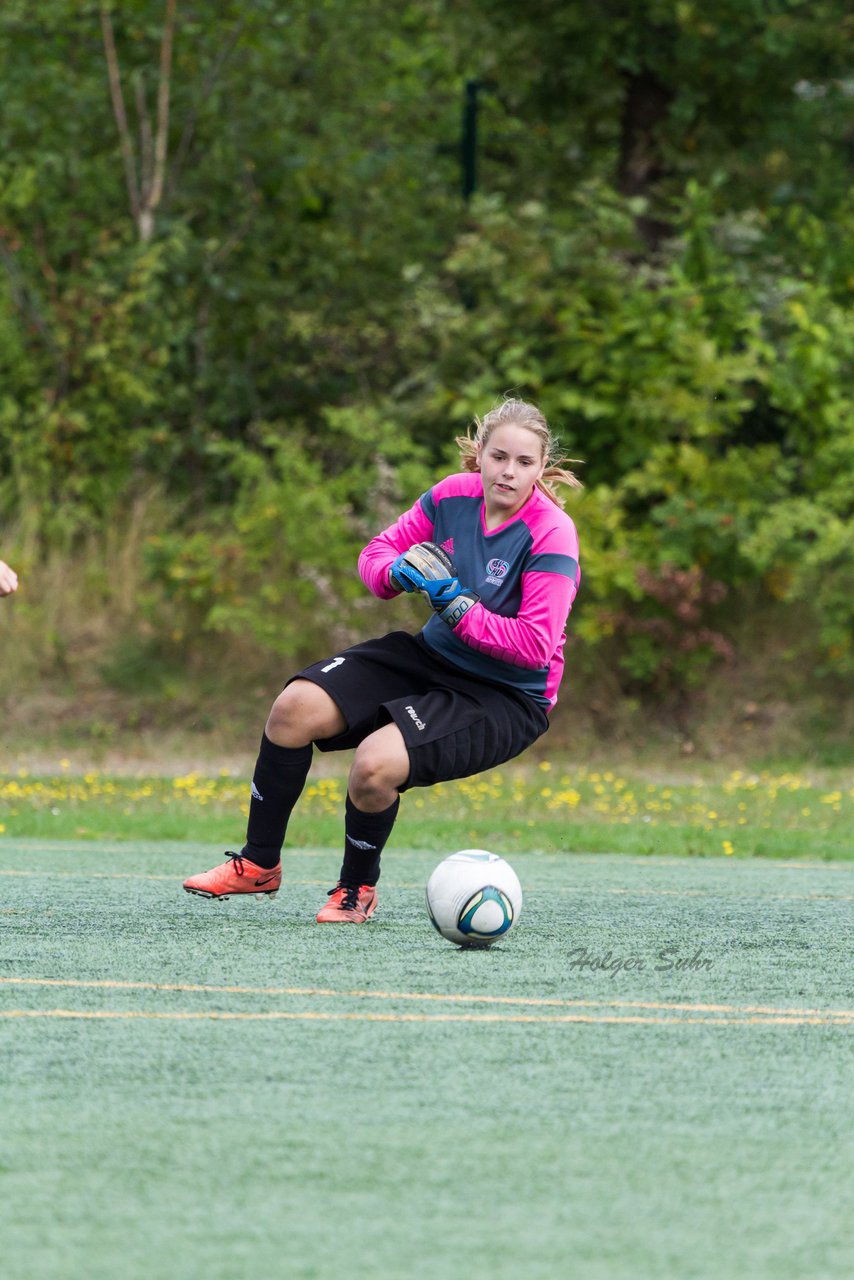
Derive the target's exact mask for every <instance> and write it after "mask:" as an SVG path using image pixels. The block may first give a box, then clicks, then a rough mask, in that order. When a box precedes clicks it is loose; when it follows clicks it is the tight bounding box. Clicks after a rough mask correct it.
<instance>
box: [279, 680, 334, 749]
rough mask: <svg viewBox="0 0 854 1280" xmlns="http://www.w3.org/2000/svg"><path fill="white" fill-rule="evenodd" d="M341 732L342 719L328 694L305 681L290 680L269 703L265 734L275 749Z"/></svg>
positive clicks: (304, 744) (300, 745)
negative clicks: (274, 744)
mask: <svg viewBox="0 0 854 1280" xmlns="http://www.w3.org/2000/svg"><path fill="white" fill-rule="evenodd" d="M345 728H346V725H345V722H344V717H343V716H342V714H341V712H340V710H339V709H338V707H337V706H336V705H335V703H334V702H333V701H332V699H331V698H330V696H329V694H328V693H326V692H325V691H324V690H323V689H321V688H320V687H319V686H318V685H316V684H312V683H311V681H309V680H294V681H293V683H292V684H289V685H288V687H287V688H286V689H283V690H282V692H281V693H280V694H279V696H278V698H277V699H276V701H275V702H274V703H273V706H272V708H271V710H270V715H269V717H268V719H267V727H266V734H267V737H268V738H269V739H270V741H271V742H276V743H278V744H279V746H283V747H303V746H307V745H308V744H309V743H310V742H314V741H315V740H316V739H318V738H331V737H334V736H335V734H337V733H342V732H343V731H344V729H345Z"/></svg>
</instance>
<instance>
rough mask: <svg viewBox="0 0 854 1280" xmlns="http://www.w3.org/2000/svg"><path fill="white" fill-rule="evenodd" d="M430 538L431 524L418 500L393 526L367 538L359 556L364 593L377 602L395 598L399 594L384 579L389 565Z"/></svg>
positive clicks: (386, 576)
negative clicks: (366, 542) (403, 553)
mask: <svg viewBox="0 0 854 1280" xmlns="http://www.w3.org/2000/svg"><path fill="white" fill-rule="evenodd" d="M432 537H433V522H432V520H430V519H428V517H427V516H426V515H425V513H424V508H423V507H422V505H421V499H420V498H419V499H418V501H417V502H415V503H413V505H412V506H411V507H410V508H409V510H408V511H404V513H403V515H402V516H401V517H400V518H399V519H398V520H395V522H394V524H391V525H389V527H388V528H387V529H384V530H383V532H382V533H378V534H377V536H376V537H375V538H371V541H370V542H369V543H368V545H367V546H366V547H365V549H364V551H363V552H362V554H361V555H360V556H359V574H360V576H361V579H362V581H363V582H364V584H365V586H366V587H367V588H368V590H369V591H370V592H372V593H373V594H374V595H375V596H378V597H379V598H380V600H391V599H392V597H393V596H399V595H400V592H399V591H395V589H394V587H393V586H391V584H390V583H389V580H388V571H389V568H390V566H391V564H392V562H393V561H394V560H396V559H397V557H398V556H399V555H400V554H401V552H403V551H408V550H409V548H410V547H412V546H415V544H416V543H417V542H429V540H430V539H431V538H432Z"/></svg>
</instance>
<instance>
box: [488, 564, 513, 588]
mask: <svg viewBox="0 0 854 1280" xmlns="http://www.w3.org/2000/svg"><path fill="white" fill-rule="evenodd" d="M509 570H510V565H509V564H508V563H507V561H506V560H490V562H489V564H488V565H487V566H486V581H487V582H492V583H494V584H495V586H496V587H499V586H500V585H501V583H502V582H503V581H504V579H505V577H506V576H507V574H508V572H509Z"/></svg>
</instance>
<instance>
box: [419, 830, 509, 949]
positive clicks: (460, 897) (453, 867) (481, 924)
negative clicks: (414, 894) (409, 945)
mask: <svg viewBox="0 0 854 1280" xmlns="http://www.w3.org/2000/svg"><path fill="white" fill-rule="evenodd" d="M427 910H428V912H429V913H430V919H431V921H432V922H433V926H434V928H436V929H438V931H439V933H441V935H442V937H443V938H447V939H448V941H449V942H455V943H456V944H457V946H460V947H489V946H491V945H492V943H493V942H498V940H499V939H500V938H503V937H505V936H506V934H508V933H509V932H510V930H511V929H512V928H513V926H514V924H515V923H516V921H517V920H518V919H519V913H520V912H521V910H522V886H521V885H520V884H519V877H518V876H517V875H516V872H515V871H514V870H513V868H512V867H511V866H510V863H509V862H505V861H504V859H503V858H499V856H498V854H497V853H488V852H487V851H486V849H461V850H460V851H459V853H452V854H451V856H450V857H449V858H445V859H444V861H442V862H440V863H439V865H438V867H437V868H436V870H435V871H434V872H433V874H432V875H431V877H430V879H429V880H428V881H427Z"/></svg>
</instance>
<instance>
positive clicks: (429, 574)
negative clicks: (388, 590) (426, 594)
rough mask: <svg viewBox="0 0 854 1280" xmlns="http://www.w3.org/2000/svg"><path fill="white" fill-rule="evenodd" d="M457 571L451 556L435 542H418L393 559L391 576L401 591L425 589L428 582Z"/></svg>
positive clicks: (393, 584)
mask: <svg viewBox="0 0 854 1280" xmlns="http://www.w3.org/2000/svg"><path fill="white" fill-rule="evenodd" d="M455 572H456V571H455V569H454V564H453V561H452V560H451V558H450V556H448V555H446V553H445V552H444V551H443V550H442V548H441V547H437V546H436V544H435V542H418V543H416V544H415V546H414V547H410V548H409V550H408V551H404V552H403V554H402V555H399V556H398V557H397V559H396V560H395V561H393V563H392V565H391V568H390V569H389V578H390V580H391V585H392V586H393V587H396V588H397V589H398V590H399V591H423V590H424V588H425V585H426V583H427V582H436V581H439V580H442V579H447V578H452V577H453V576H454V573H455Z"/></svg>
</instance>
